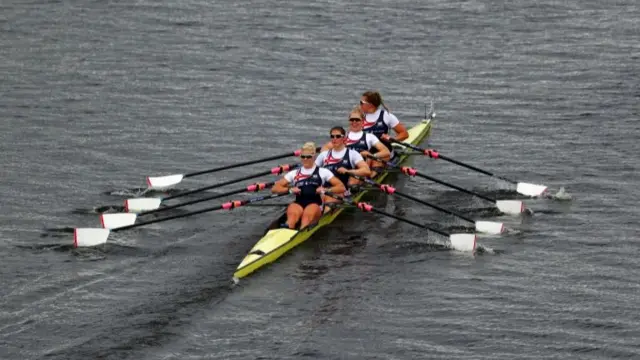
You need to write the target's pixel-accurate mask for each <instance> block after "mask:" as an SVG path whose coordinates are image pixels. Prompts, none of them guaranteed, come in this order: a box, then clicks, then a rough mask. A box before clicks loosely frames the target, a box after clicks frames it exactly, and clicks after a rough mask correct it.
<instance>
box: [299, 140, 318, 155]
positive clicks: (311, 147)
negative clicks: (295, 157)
mask: <svg viewBox="0 0 640 360" xmlns="http://www.w3.org/2000/svg"><path fill="white" fill-rule="evenodd" d="M302 151H303V152H304V151H308V152H312V153H314V154H315V153H316V143H314V142H312V141H309V142H306V143H304V145H302Z"/></svg>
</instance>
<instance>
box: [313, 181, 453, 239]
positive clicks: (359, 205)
mask: <svg viewBox="0 0 640 360" xmlns="http://www.w3.org/2000/svg"><path fill="white" fill-rule="evenodd" d="M325 194H326V195H328V196H331V197H332V198H334V199H338V200H341V201H342V202H343V203H347V204H351V205H354V206H355V207H357V208H358V209H360V210H362V211H363V212H374V213H376V214H380V215H384V216H388V217H390V218H393V219H396V220H398V221H402V222H406V223H407V224H411V225H413V226H416V227H419V228H422V229H427V230H431V231H433V232H434V233H436V234H440V235H442V236H449V234H447V233H445V232H442V231H440V230H438V229H434V228H432V227H430V226H427V225H423V224H420V223H417V222H415V221H413V220H410V219H407V218H404V217H401V216H397V215H394V214H391V213H388V212H386V211H383V210H379V209H376V208H374V207H373V206H371V205H370V204H367V203H365V202H355V201H351V202H345V201H344V199H343V198H341V197H340V196H337V195H335V194H332V193H330V192H326V193H325Z"/></svg>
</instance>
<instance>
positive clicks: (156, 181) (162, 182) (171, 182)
mask: <svg viewBox="0 0 640 360" xmlns="http://www.w3.org/2000/svg"><path fill="white" fill-rule="evenodd" d="M183 178H184V175H182V174H175V175H166V176H148V177H147V185H148V186H149V189H152V190H166V189H170V188H172V187H174V186H176V185H177V184H179V183H180V182H181V181H182V179H183Z"/></svg>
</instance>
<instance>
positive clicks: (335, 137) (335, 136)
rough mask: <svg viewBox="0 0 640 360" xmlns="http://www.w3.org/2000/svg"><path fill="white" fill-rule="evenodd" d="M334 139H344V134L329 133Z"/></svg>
mask: <svg viewBox="0 0 640 360" xmlns="http://www.w3.org/2000/svg"><path fill="white" fill-rule="evenodd" d="M329 136H330V137H331V138H332V139H342V138H343V137H344V135H342V134H331V135H329Z"/></svg>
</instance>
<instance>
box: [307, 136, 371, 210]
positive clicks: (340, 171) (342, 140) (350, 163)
mask: <svg viewBox="0 0 640 360" xmlns="http://www.w3.org/2000/svg"><path fill="white" fill-rule="evenodd" d="M329 136H331V145H332V146H331V149H329V150H326V151H323V152H321V153H320V154H319V155H318V157H317V158H316V166H320V167H323V168H325V169H329V170H331V171H332V172H333V174H334V175H335V176H336V177H337V178H338V179H340V181H342V183H343V184H345V185H347V189H349V186H350V185H354V184H358V183H359V181H358V180H356V179H355V178H353V177H351V176H350V175H357V176H364V177H367V176H370V175H371V170H370V169H369V165H367V162H366V161H365V160H364V159H363V158H362V155H360V153H359V152H357V151H355V150H351V149H349V148H347V147H346V139H347V136H346V130H345V129H344V128H343V127H342V126H334V127H332V128H331V130H329ZM349 195H351V194H350V192H349V190H347V191H346V192H345V193H344V196H349ZM336 201H338V200H336V199H335V198H333V197H331V196H325V197H324V202H325V203H330V202H336ZM326 210H329V208H328V207H327V209H326Z"/></svg>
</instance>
